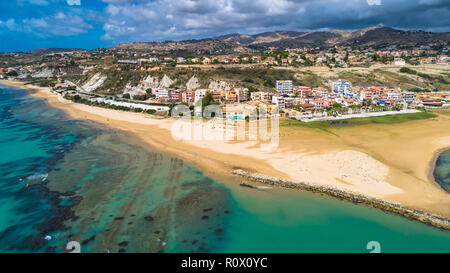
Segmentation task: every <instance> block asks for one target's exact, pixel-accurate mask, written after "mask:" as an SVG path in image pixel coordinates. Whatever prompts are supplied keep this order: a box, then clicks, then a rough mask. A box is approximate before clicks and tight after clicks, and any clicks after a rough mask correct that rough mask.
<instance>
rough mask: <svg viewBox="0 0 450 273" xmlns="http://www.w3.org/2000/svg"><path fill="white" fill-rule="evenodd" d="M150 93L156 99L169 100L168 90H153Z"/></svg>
mask: <svg viewBox="0 0 450 273" xmlns="http://www.w3.org/2000/svg"><path fill="white" fill-rule="evenodd" d="M152 93H153V94H154V95H155V97H156V98H158V99H160V98H169V88H153V89H152Z"/></svg>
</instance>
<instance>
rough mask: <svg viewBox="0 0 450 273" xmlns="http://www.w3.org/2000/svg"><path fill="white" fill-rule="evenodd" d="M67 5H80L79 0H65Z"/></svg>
mask: <svg viewBox="0 0 450 273" xmlns="http://www.w3.org/2000/svg"><path fill="white" fill-rule="evenodd" d="M67 5H69V6H81V0H67Z"/></svg>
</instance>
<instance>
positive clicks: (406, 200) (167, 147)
mask: <svg viewBox="0 0 450 273" xmlns="http://www.w3.org/2000/svg"><path fill="white" fill-rule="evenodd" d="M0 84H4V85H9V86H13V87H18V88H21V89H25V90H27V91H29V92H28V93H29V94H30V95H32V96H35V97H39V98H42V99H44V100H45V101H46V102H47V103H48V104H49V105H50V106H52V107H56V108H59V109H62V110H63V111H65V112H66V113H67V114H68V115H69V116H71V117H73V118H79V119H88V120H93V121H95V122H100V123H103V124H105V125H107V126H109V127H111V128H113V129H119V130H123V131H126V132H128V133H132V134H133V135H135V136H136V137H138V138H140V139H141V140H143V141H144V142H145V143H147V144H148V145H150V146H151V147H154V148H156V149H158V150H161V151H162V152H166V153H169V154H171V155H174V156H176V157H180V158H182V159H183V160H186V161H187V162H189V163H191V164H193V165H195V166H197V167H199V168H200V169H201V170H202V171H203V172H204V173H205V174H206V175H209V176H211V177H214V178H218V179H220V180H222V181H223V182H227V183H228V182H230V183H236V177H235V176H234V175H232V174H231V172H232V171H233V170H234V169H237V168H240V169H245V170H248V171H249V172H250V173H262V174H271V177H277V179H282V180H286V181H305V182H306V183H308V184H313V185H315V186H317V187H331V188H336V189H338V190H339V191H342V192H343V193H346V194H348V195H352V196H357V195H363V196H367V197H368V198H375V199H379V200H382V201H383V202H388V203H395V204H396V203H398V204H401V205H402V207H405V209H411V210H420V211H423V212H424V213H430V214H433V215H435V216H437V217H442V218H443V219H447V221H448V219H450V210H449V209H448V208H447V207H450V198H449V195H448V193H447V192H445V190H443V189H442V188H441V187H440V186H439V188H438V187H436V185H435V182H434V181H431V183H429V182H428V183H429V184H430V185H426V183H425V182H424V181H421V180H418V181H419V182H418V183H416V184H415V187H417V190H414V191H411V190H410V189H409V188H408V187H406V186H408V185H409V184H406V182H408V180H409V178H408V177H406V176H405V173H404V172H403V171H402V170H401V171H398V170H397V169H393V168H392V166H384V164H385V162H382V163H381V162H379V161H377V160H376V158H377V156H376V154H375V155H374V154H366V151H365V150H363V151H361V150H360V149H355V148H353V150H346V149H348V147H344V148H340V147H338V148H336V147H335V146H332V145H330V146H325V147H321V148H320V149H319V148H317V147H316V148H317V149H319V150H317V151H316V150H314V151H312V152H307V151H303V150H296V151H292V152H291V151H290V150H288V149H287V148H290V147H291V146H289V145H285V146H286V147H283V148H285V149H284V151H283V149H282V151H280V152H277V153H273V154H266V153H258V152H257V151H256V150H257V149H251V148H252V147H250V148H249V147H248V145H250V144H251V145H255V144H254V143H253V144H252V143H250V144H247V146H246V145H245V143H244V144H239V143H231V144H229V143H221V144H222V145H219V147H217V143H215V144H214V143H212V144H210V145H203V144H202V143H195V142H188V143H186V142H184V141H182V142H177V141H174V140H173V139H172V137H171V135H170V126H169V125H170V123H171V122H172V121H171V119H170V118H167V119H157V118H152V117H151V116H149V115H145V116H144V114H136V113H131V112H122V111H115V110H110V109H104V108H99V107H93V106H87V105H82V104H76V103H73V102H71V101H67V100H65V99H63V98H62V97H61V96H59V95H56V94H53V93H51V92H50V91H49V89H48V88H42V87H36V86H30V85H24V84H23V83H20V82H5V81H0ZM324 138H325V137H324ZM288 140H289V139H288ZM325 140H326V139H325ZM444 142H445V141H444ZM280 143H281V139H280ZM285 143H287V144H295V143H297V140H295V142H292V143H291V142H289V141H285ZM445 144H446V146H447V147H448V146H449V145H447V142H445ZM214 145H215V146H214ZM322 146H323V145H322ZM443 149H444V150H447V149H450V148H442V147H441V148H439V149H438V150H443ZM286 150H287V151H286ZM434 156H435V157H436V154H434ZM436 158H437V157H436ZM434 160H435V159H434ZM359 161H361V164H363V165H361V168H365V169H364V170H363V172H358V168H354V169H357V170H356V171H355V170H346V171H347V173H348V174H349V175H350V178H347V177H345V176H344V175H342V177H341V176H339V175H340V174H341V173H342V170H341V168H342V167H346V165H348V164H350V165H351V164H359ZM298 162H300V163H301V164H303V165H305V166H307V167H305V168H306V171H305V172H304V173H301V172H298V171H297V170H296V169H295V166H297V165H295V164H298ZM327 162H330V164H337V167H336V168H334V169H328V171H331V172H335V173H331V174H330V175H329V177H328V176H325V175H324V174H323V173H322V172H320V171H319V170H320V168H322V167H323V166H321V165H323V164H324V163H325V164H327ZM427 162H428V165H427V166H428V169H427V171H426V172H428V176H429V173H430V171H431V172H432V170H431V169H430V162H429V161H427ZM294 163H295V164H294ZM339 164H344V165H339ZM308 167H309V168H308ZM332 167H333V166H327V168H332ZM313 168H314V169H313ZM344 169H345V168H344ZM372 169H373V170H372ZM433 170H434V169H433ZM380 173H382V175H380ZM303 177H308V180H305V179H304V178H303ZM398 178H401V180H402V181H403V180H405V181H406V182H402V183H397V182H396V181H397V180H398ZM315 179H316V180H315ZM319 179H320V180H319ZM332 179H333V180H336V181H335V182H333V181H331V180H332ZM349 179H351V180H349ZM428 179H429V180H431V179H430V178H428ZM344 180H345V181H344ZM360 180H361V181H362V180H364V181H362V182H360V183H359V184H355V183H358V182H359V181H360ZM349 181H350V182H349ZM383 181H388V182H389V183H388V182H383ZM390 181H394V182H390ZM293 183H297V182H293ZM396 183H397V184H396ZM408 183H409V182H408ZM424 183H425V184H424ZM404 185H405V186H404ZM431 185H432V187H431ZM297 186H298V185H297ZM352 189H356V190H359V192H358V191H353V190H352ZM423 189H425V190H426V191H425V192H424V191H423ZM444 192H445V193H444ZM422 196H425V197H426V198H424V199H423V200H420V199H417V198H418V197H422ZM335 197H336V196H335ZM338 198H339V197H338ZM345 199H347V200H350V199H349V198H345ZM439 200H441V201H440V202H441V203H440V202H439ZM442 200H444V201H446V202H445V203H443V204H442ZM446 206H447V207H446ZM378 208H379V207H378ZM394 212H395V211H394ZM396 213H397V214H399V215H403V214H402V213H398V212H396ZM403 216H405V215H403ZM416 220H420V219H417V218H416Z"/></svg>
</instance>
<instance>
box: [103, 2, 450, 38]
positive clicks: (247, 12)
mask: <svg viewBox="0 0 450 273" xmlns="http://www.w3.org/2000/svg"><path fill="white" fill-rule="evenodd" d="M102 1H103V2H105V3H107V4H108V6H107V8H106V9H105V16H106V21H105V23H104V25H103V30H104V31H105V35H104V37H103V38H104V39H110V40H114V41H116V42H117V41H150V40H166V39H178V38H192V36H193V35H194V36H195V37H208V36H214V35H220V34H227V33H232V32H240V33H249V32H250V33H252V32H253V33H254V32H257V31H272V30H284V29H286V30H317V29H334V28H338V29H357V28H362V27H366V26H370V25H376V24H380V23H383V24H385V25H389V26H392V27H399V28H408V27H409V28H423V27H427V28H429V29H431V28H439V27H442V26H447V29H448V26H449V25H450V24H449V22H448V21H449V19H447V17H448V16H447V15H448V9H449V7H450V4H449V3H448V1H447V2H446V1H445V0H431V1H430V2H431V3H432V4H430V2H427V1H425V0H391V1H383V5H382V6H370V5H367V1H366V0H251V1H248V0H152V1H149V0H135V1H133V0H102ZM436 7H443V8H441V9H440V10H439V11H434V12H433V13H434V14H435V17H434V18H427V19H425V18H423V16H421V15H422V14H425V13H426V10H431V9H432V8H436ZM414 18H415V19H414ZM418 18H419V19H418ZM422 20H424V21H422ZM129 29H132V31H129Z"/></svg>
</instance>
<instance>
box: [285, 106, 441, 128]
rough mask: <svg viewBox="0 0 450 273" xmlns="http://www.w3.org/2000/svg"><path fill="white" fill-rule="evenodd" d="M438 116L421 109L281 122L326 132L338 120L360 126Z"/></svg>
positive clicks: (286, 124) (349, 124)
mask: <svg viewBox="0 0 450 273" xmlns="http://www.w3.org/2000/svg"><path fill="white" fill-rule="evenodd" d="M434 117H437V115H436V114H434V113H431V112H428V111H421V112H418V113H410V114H398V115H386V116H379V117H367V118H351V119H343V120H339V121H312V122H302V121H298V120H292V119H289V120H284V121H282V122H280V126H285V127H291V126H292V127H294V126H302V127H307V128H313V129H320V130H324V131H326V132H329V133H331V132H330V131H329V129H331V128H336V127H337V126H335V123H336V122H339V123H340V124H345V125H346V126H359V125H369V124H396V123H401V122H407V121H413V120H423V119H429V118H434Z"/></svg>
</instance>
